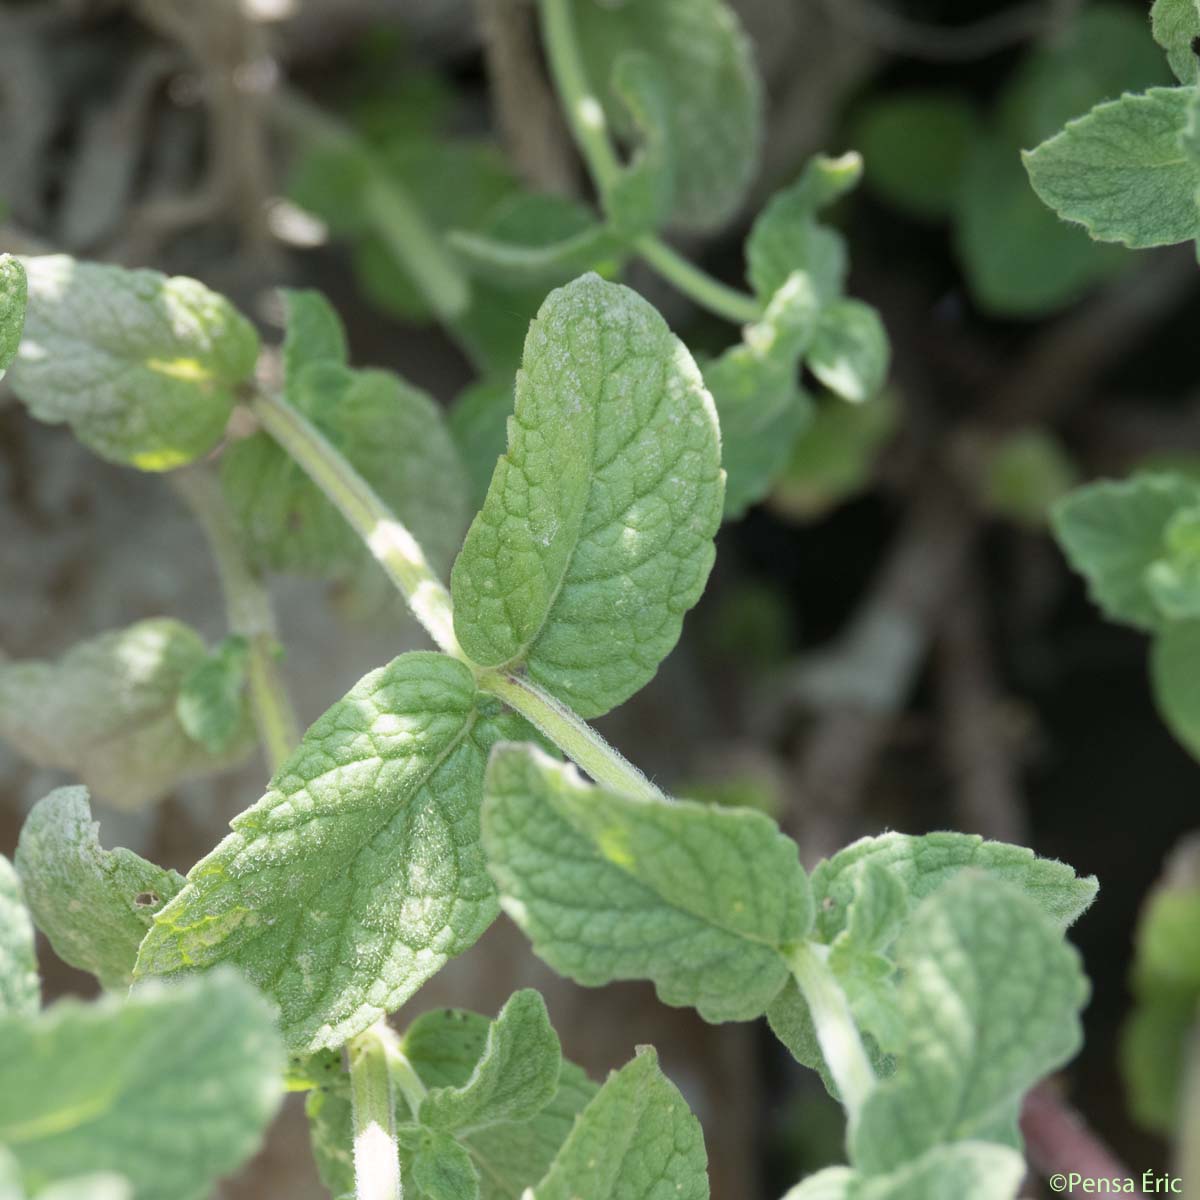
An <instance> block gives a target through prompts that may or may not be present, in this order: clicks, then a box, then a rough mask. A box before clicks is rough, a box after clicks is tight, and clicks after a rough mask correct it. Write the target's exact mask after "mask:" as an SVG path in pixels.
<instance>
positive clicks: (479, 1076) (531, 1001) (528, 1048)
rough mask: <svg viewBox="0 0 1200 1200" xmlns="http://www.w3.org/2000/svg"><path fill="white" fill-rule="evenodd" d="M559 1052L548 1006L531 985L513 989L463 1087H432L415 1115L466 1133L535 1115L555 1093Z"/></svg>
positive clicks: (436, 1126) (431, 1124)
mask: <svg viewBox="0 0 1200 1200" xmlns="http://www.w3.org/2000/svg"><path fill="white" fill-rule="evenodd" d="M561 1067H562V1051H561V1049H560V1048H559V1044H558V1035H557V1034H556V1033H555V1032H554V1029H553V1028H552V1027H551V1025H550V1017H549V1016H548V1015H547V1013H546V1004H545V1001H544V1000H543V999H542V997H541V996H540V995H539V994H538V993H537V992H535V991H532V990H531V989H528V988H527V989H525V990H524V991H520V992H517V993H516V994H515V995H514V996H513V997H512V998H511V999H510V1000H509V1001H508V1003H507V1004H506V1005H505V1006H504V1007H503V1008H502V1009H501V1010H500V1015H499V1016H498V1017H497V1018H496V1019H495V1021H493V1022H492V1023H491V1025H490V1026H489V1028H488V1039H487V1045H486V1046H485V1047H484V1050H483V1054H482V1055H481V1056H480V1058H479V1061H478V1062H477V1063H476V1064H475V1069H474V1071H473V1072H472V1073H471V1078H470V1079H468V1080H467V1082H466V1083H464V1084H463V1085H462V1086H461V1087H455V1088H436V1089H435V1090H433V1091H431V1092H430V1093H429V1095H428V1096H426V1097H425V1100H424V1102H423V1103H422V1104H421V1111H420V1114H419V1119H420V1122H421V1124H422V1125H427V1126H429V1127H430V1128H433V1129H445V1130H451V1131H460V1130H462V1131H469V1130H471V1129H476V1128H480V1127H483V1126H486V1125H494V1124H496V1123H497V1122H500V1121H523V1120H528V1119H529V1118H530V1117H532V1116H535V1115H536V1114H537V1113H538V1112H540V1111H541V1110H542V1109H543V1108H545V1107H546V1105H547V1104H549V1102H550V1101H551V1100H552V1099H553V1098H554V1094H555V1092H557V1091H558V1075H559V1070H560V1068H561Z"/></svg>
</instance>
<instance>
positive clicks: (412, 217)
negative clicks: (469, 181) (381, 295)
mask: <svg viewBox="0 0 1200 1200" xmlns="http://www.w3.org/2000/svg"><path fill="white" fill-rule="evenodd" d="M275 115H276V116H277V117H278V118H279V119H280V121H281V123H282V124H283V125H285V126H286V127H287V128H288V129H290V130H291V131H293V132H295V133H298V134H299V135H300V137H301V138H302V139H307V140H308V141H309V142H310V143H312V144H314V145H317V146H322V145H323V146H325V147H328V148H329V149H331V150H334V151H337V152H340V153H342V154H345V155H346V156H348V157H350V158H353V159H354V160H356V161H357V162H358V164H359V165H360V167H361V169H362V172H363V176H364V180H363V182H364V188H363V191H362V195H361V199H362V204H363V207H364V208H365V210H366V212H367V215H368V217H369V218H370V219H371V221H372V223H373V224H374V227H375V230H376V232H377V233H378V234H379V236H380V237H381V238H382V239H383V241H384V242H385V243H386V244H387V248H388V249H389V250H390V251H391V253H392V254H393V255H394V256H395V258H396V259H397V261H399V262H400V263H401V265H403V266H404V268H405V269H406V270H407V271H408V273H409V274H410V275H411V276H412V277H413V281H414V282H415V283H416V285H417V288H418V290H419V291H420V292H421V294H422V295H423V296H424V297H425V300H426V301H427V302H428V304H429V307H430V308H432V309H433V311H434V312H435V313H436V314H437V315H438V317H439V318H440V319H441V320H442V321H446V322H449V321H453V320H454V319H455V318H456V317H460V316H462V314H463V313H464V312H465V311H466V309H467V306H468V305H469V304H470V302H471V289H470V284H469V283H468V281H467V277H466V275H465V274H464V272H463V271H462V270H461V269H460V267H459V265H458V263H457V262H456V261H455V259H454V256H453V255H452V254H450V253H449V251H448V250H447V249H446V247H445V245H444V243H443V241H442V238H441V236H440V235H439V234H438V233H437V231H436V230H435V229H434V228H433V227H432V226H431V225H430V224H429V222H428V221H427V220H426V219H425V215H424V213H422V212H421V210H420V209H419V208H418V207H417V205H416V204H415V203H414V202H413V199H412V197H411V196H410V195H409V194H408V191H407V190H406V189H405V188H404V186H403V185H402V184H401V183H400V182H399V181H398V180H397V179H396V177H395V176H394V175H393V174H392V173H390V172H388V171H386V170H384V169H383V168H382V167H381V166H380V165H379V163H378V162H377V161H376V158H375V155H374V153H373V152H372V150H371V148H370V147H369V146H368V145H366V144H365V143H364V142H363V141H362V139H361V138H359V137H358V136H357V135H356V134H355V133H354V132H353V131H352V130H350V129H347V128H346V127H345V126H344V125H342V124H341V123H340V122H338V121H335V120H333V119H332V118H331V117H330V116H328V114H326V113H324V112H322V111H321V110H320V109H318V108H317V107H316V106H315V105H312V104H310V103H309V102H308V101H307V100H304V99H302V98H301V97H300V96H297V95H296V94H295V93H292V92H286V91H280V92H279V93H278V94H277V96H276V101H275Z"/></svg>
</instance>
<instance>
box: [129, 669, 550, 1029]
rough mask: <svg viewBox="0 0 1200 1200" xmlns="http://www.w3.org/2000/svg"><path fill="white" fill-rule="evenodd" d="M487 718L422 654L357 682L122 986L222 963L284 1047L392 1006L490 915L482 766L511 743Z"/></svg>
mask: <svg viewBox="0 0 1200 1200" xmlns="http://www.w3.org/2000/svg"><path fill="white" fill-rule="evenodd" d="M496 708H497V706H496V705H495V702H492V701H487V700H483V699H481V698H480V697H479V695H478V694H477V693H476V690H475V681H474V677H473V676H472V675H471V672H470V671H469V670H468V668H467V667H465V666H464V665H463V664H462V663H460V662H457V661H455V660H454V659H451V658H447V657H445V656H443V655H439V654H430V653H414V654H405V655H401V656H400V657H399V658H397V659H394V660H393V661H392V662H391V663H390V664H388V666H386V667H382V668H381V669H379V670H377V671H372V672H371V673H370V674H368V675H366V676H364V677H363V678H362V679H361V680H359V682H358V683H357V684H356V685H355V686H354V688H352V689H351V690H350V692H348V693H347V695H346V696H344V697H343V698H342V699H341V700H339V701H338V702H337V703H336V704H334V705H333V706H332V707H331V708H330V709H329V710H328V711H326V713H325V714H324V715H323V716H322V717H320V718H319V719H318V720H317V722H316V723H315V724H314V725H313V726H312V727H311V728H310V729H309V730H308V732H307V733H306V734H305V735H304V740H303V741H302V742H301V744H300V747H299V749H298V750H297V751H296V753H295V754H294V755H293V756H292V757H291V758H290V759H289V760H288V761H287V762H286V763H285V764H284V765H283V767H282V768H281V769H280V770H279V772H278V773H277V774H276V776H275V778H274V779H273V780H272V781H271V786H270V788H269V790H268V791H267V793H266V795H265V796H263V797H262V799H261V800H259V801H258V803H257V804H255V805H254V806H253V807H251V808H249V809H247V810H246V811H245V812H244V813H242V814H241V815H239V816H237V817H235V818H234V820H233V821H232V822H231V825H232V828H233V832H232V833H231V834H229V836H228V837H226V838H225V840H224V841H223V842H221V843H220V845H218V846H217V848H216V849H215V850H213V851H212V853H210V854H209V855H208V856H207V857H206V858H204V859H202V860H201V861H200V862H199V863H197V864H196V866H194V867H193V868H192V870H191V871H190V872H189V873H188V884H187V886H186V887H185V888H184V889H183V891H181V892H180V893H179V895H178V896H176V897H175V899H174V900H172V901H171V903H170V904H168V905H167V906H166V907H165V908H164V909H162V910H161V911H160V912H158V913H156V914H155V918H154V926H153V928H152V929H151V930H150V932H149V933H148V934H147V935H146V940H145V941H144V942H143V943H142V948H141V952H140V954H139V956H138V961H137V967H136V974H137V975H138V976H140V977H144V976H147V975H163V974H172V973H175V972H179V971H185V970H194V969H197V968H204V967H209V966H212V965H214V964H215V963H218V962H229V963H233V964H234V965H236V966H238V967H239V968H240V969H241V970H242V971H244V972H245V974H246V975H247V976H248V977H249V978H250V980H251V981H252V982H254V983H256V984H258V986H260V987H261V988H262V989H263V991H264V992H266V994H267V995H268V996H269V997H270V998H271V999H272V1000H274V1001H275V1003H276V1004H277V1005H278V1006H279V1015H280V1023H281V1026H282V1028H283V1032H284V1037H285V1039H286V1041H287V1043H288V1045H289V1046H290V1047H291V1048H293V1049H296V1050H317V1049H320V1048H322V1047H326V1046H328V1047H334V1048H336V1047H337V1046H340V1045H341V1044H342V1043H343V1042H344V1041H346V1040H347V1039H348V1038H350V1037H352V1036H353V1035H354V1034H356V1033H360V1032H361V1031H362V1030H364V1029H366V1028H367V1027H368V1026H369V1025H370V1024H372V1022H374V1021H375V1020H377V1019H378V1018H379V1017H380V1016H382V1015H384V1014H385V1013H388V1012H392V1011H394V1010H395V1009H397V1008H399V1007H400V1005H401V1004H402V1003H403V1002H404V1001H405V1000H407V999H408V997H409V996H411V995H412V994H413V992H415V991H416V989H417V988H418V987H420V985H421V984H422V983H424V982H425V980H426V979H428V978H429V977H430V976H431V975H433V974H435V973H436V972H437V971H438V970H440V969H441V967H442V966H443V965H444V964H445V963H446V961H447V960H448V959H450V958H452V957H454V956H455V955H456V954H460V953H462V951H464V950H466V949H467V948H468V947H470V946H471V945H473V944H474V942H475V940H476V939H477V938H478V937H479V935H480V934H481V933H483V931H484V930H485V929H486V928H487V927H488V925H490V924H491V922H492V920H493V918H494V917H495V915H496V896H495V891H494V889H493V887H492V884H491V881H490V880H489V878H488V875H487V871H486V870H485V867H484V861H483V852H482V848H481V846H480V844H479V803H480V797H481V794H482V781H483V769H484V764H485V762H486V759H487V753H488V750H489V749H490V748H491V746H492V743H493V742H495V741H496V740H498V739H500V738H514V737H516V738H521V737H525V736H529V734H528V726H526V725H525V724H524V722H522V721H521V720H520V719H519V718H516V717H513V716H511V715H504V714H499V713H497V712H496Z"/></svg>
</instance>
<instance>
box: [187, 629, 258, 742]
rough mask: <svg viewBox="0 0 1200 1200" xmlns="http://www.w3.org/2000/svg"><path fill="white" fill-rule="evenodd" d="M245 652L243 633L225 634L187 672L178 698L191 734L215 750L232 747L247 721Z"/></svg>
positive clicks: (188, 731) (193, 738)
mask: <svg viewBox="0 0 1200 1200" xmlns="http://www.w3.org/2000/svg"><path fill="white" fill-rule="evenodd" d="M246 653H247V643H246V639H245V638H244V637H240V636H237V635H235V636H233V637H227V638H225V639H224V641H222V642H221V643H220V644H219V645H217V646H215V647H214V648H213V651H212V653H211V654H209V656H208V657H207V658H206V659H205V660H204V661H203V662H202V663H199V664H197V665H196V666H195V667H193V668H192V669H191V670H190V671H189V672H188V674H187V675H186V677H185V678H184V680H183V683H182V685H181V686H180V688H179V695H178V696H177V697H176V699H175V715H176V716H177V717H178V718H179V723H180V725H182V726H183V728H184V729H185V730H186V731H187V735H188V737H190V738H191V739H192V740H193V741H196V742H199V743H200V745H202V746H204V747H205V748H206V749H208V750H211V751H212V752H213V753H214V754H223V753H225V752H226V751H227V750H229V749H230V747H231V746H233V745H234V743H235V742H236V741H237V739H238V737H239V735H240V734H241V731H242V730H243V728H244V727H245V724H246V720H247V709H246V699H245V694H244V693H245V687H246Z"/></svg>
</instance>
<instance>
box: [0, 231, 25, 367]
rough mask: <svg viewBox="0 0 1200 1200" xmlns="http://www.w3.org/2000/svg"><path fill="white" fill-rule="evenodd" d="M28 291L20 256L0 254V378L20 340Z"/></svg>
mask: <svg viewBox="0 0 1200 1200" xmlns="http://www.w3.org/2000/svg"><path fill="white" fill-rule="evenodd" d="M28 291H29V289H28V285H27V284H26V281H25V268H24V267H23V266H21V260H20V259H19V258H14V257H13V256H12V255H11V254H0V379H3V378H4V373H5V371H7V370H8V368H9V367H10V366H11V365H12V361H13V359H14V358H16V356H17V347H18V346H19V345H20V344H21V331H22V330H23V329H24V328H25V304H26V300H27V297H28Z"/></svg>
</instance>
